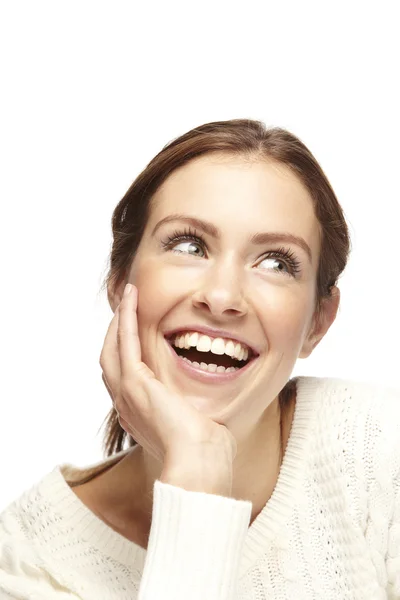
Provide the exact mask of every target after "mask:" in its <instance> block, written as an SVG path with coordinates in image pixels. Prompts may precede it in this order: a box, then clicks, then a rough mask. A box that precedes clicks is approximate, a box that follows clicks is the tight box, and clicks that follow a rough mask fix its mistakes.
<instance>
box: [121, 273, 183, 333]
mask: <svg viewBox="0 0 400 600" xmlns="http://www.w3.org/2000/svg"><path fill="white" fill-rule="evenodd" d="M132 281H133V282H134V284H135V285H136V286H137V288H138V321H139V331H141V330H144V329H148V328H149V326H150V327H151V326H153V327H156V328H157V327H158V324H159V322H160V320H161V319H163V317H164V316H165V315H166V314H167V313H168V312H169V311H170V310H171V309H172V308H173V307H174V305H175V304H176V303H177V301H178V300H179V298H180V296H181V294H182V293H184V291H185V290H186V289H187V285H186V284H185V278H184V277H178V278H177V277H176V276H174V273H173V272H172V270H170V269H167V268H165V265H162V264H160V261H146V263H144V262H143V263H141V264H137V265H135V270H134V272H133V273H132Z"/></svg>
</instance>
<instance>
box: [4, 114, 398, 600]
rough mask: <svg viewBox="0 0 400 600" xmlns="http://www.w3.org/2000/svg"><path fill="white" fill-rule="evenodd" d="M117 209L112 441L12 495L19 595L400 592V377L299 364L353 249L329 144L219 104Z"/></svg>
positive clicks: (9, 562) (8, 517) (108, 368)
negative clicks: (329, 371) (216, 114)
mask: <svg viewBox="0 0 400 600" xmlns="http://www.w3.org/2000/svg"><path fill="white" fill-rule="evenodd" d="M112 227H113V235H114V241H113V247H112V252H111V262H110V271H109V273H108V276H107V279H106V282H105V284H106V286H107V292H108V299H109V302H110V305H111V308H112V310H113V311H114V317H113V319H112V321H111V324H110V326H109V329H108V331H107V335H106V338H105V342H104V346H103V348H102V351H101V356H100V365H101V369H102V377H103V381H104V384H105V386H106V387H107V390H108V392H109V394H110V397H111V399H112V402H113V409H112V411H111V413H110V414H109V417H108V424H107V430H106V436H105V455H106V458H105V460H103V461H101V462H99V463H96V464H95V465H91V466H89V467H87V468H85V469H78V468H76V467H74V466H73V465H70V464H65V465H60V466H57V467H56V468H55V469H54V470H53V471H52V472H51V473H49V474H47V475H46V476H45V477H44V478H43V479H42V480H41V481H40V482H38V483H37V485H35V486H34V487H33V488H32V489H30V490H28V491H26V492H25V493H24V494H23V495H22V496H21V498H19V499H17V500H16V501H15V502H13V503H12V504H11V505H10V506H9V507H7V508H6V510H5V511H4V512H3V513H2V514H1V516H0V592H1V594H2V595H1V594H0V597H1V598H19V599H22V598H23V599H25V598H26V599H28V598H40V599H41V600H44V599H50V598H51V599H54V600H58V599H61V598H65V599H66V598H71V599H72V598H76V599H78V598H79V599H82V600H91V599H96V600H100V599H101V600H106V599H115V600H117V599H118V600H122V599H124V598H126V599H128V598H129V599H133V598H139V599H140V600H170V599H171V600H172V599H174V600H188V599H189V598H190V599H191V600H196V599H199V600H200V599H201V600H204V599H205V598H206V599H207V600H228V599H229V600H231V599H241V600H250V599H253V598H258V599H264V598H265V599H268V600H273V599H276V600H283V599H286V598H287V599H289V598H290V599H292V598H294V597H295V598H298V599H299V600H300V599H311V598H318V599H321V598H323V599H324V600H330V599H331V600H342V599H343V600H344V599H349V598H352V599H360V600H361V599H362V600H369V599H370V600H372V599H373V600H377V599H378V598H382V599H383V598H392V599H394V598H400V496H399V495H400V491H399V489H400V475H399V473H400V445H399V440H400V437H399V434H400V427H399V421H400V419H399V409H398V406H399V401H400V394H399V392H397V391H395V390H393V389H389V388H386V387H385V386H372V385H370V384H366V383H358V382H353V381H347V380H341V379H335V378H316V377H298V378H295V379H290V375H291V373H292V370H293V367H294V365H295V363H296V361H297V359H298V358H307V357H308V356H309V355H310V354H311V353H312V351H313V350H314V348H315V347H316V346H317V345H318V343H319V342H320V341H321V340H322V338H323V337H324V335H325V334H326V333H327V331H328V329H329V328H330V326H331V325H332V323H333V322H334V320H335V317H336V314H337V310H338V306H339V301H340V293H339V289H338V287H337V283H338V279H339V277H340V275H341V273H342V272H343V270H344V268H345V266H346V262H347V259H348V255H349V251H350V239H349V232H348V228H347V225H346V222H345V218H344V215H343V211H342V209H341V207H340V205H339V203H338V201H337V198H336V196H335V194H334V192H333V190H332V188H331V186H330V184H329V182H328V180H327V178H326V176H325V175H324V173H323V171H322V170H321V168H320V166H319V165H318V163H317V162H316V160H315V158H314V157H313V156H312V154H311V153H310V151H309V150H308V149H307V148H306V147H305V146H304V144H303V143H302V142H300V141H299V140H298V139H297V138H296V137H295V136H294V135H292V134H291V133H289V132H287V131H285V130H282V129H278V128H274V129H266V128H265V126H264V125H263V124H262V123H260V122H257V121H250V120H233V121H226V122H218V123H209V124H207V125H203V126H201V127H198V128H196V129H193V130H192V131H189V132H188V133H186V134H185V135H183V136H181V137H180V138H178V139H176V140H175V141H173V142H172V143H169V144H168V145H167V146H165V148H164V149H163V150H162V151H161V152H160V153H159V154H158V155H157V156H156V157H155V158H154V159H153V160H152V161H151V162H150V163H149V165H148V166H147V167H146V168H145V170H144V171H143V172H142V173H141V174H140V175H139V176H138V177H137V179H136V180H135V181H134V183H133V184H132V186H131V187H130V189H129V190H128V192H127V193H126V195H125V196H124V198H123V199H122V200H121V202H120V203H119V204H118V206H117V207H116V209H115V211H114V214H113V219H112ZM126 284H128V285H126ZM126 440H127V441H128V448H127V449H124V444H125V441H126Z"/></svg>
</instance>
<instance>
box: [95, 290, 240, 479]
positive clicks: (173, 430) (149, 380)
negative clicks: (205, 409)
mask: <svg viewBox="0 0 400 600" xmlns="http://www.w3.org/2000/svg"><path fill="white" fill-rule="evenodd" d="M137 299H138V290H137V288H136V287H135V286H132V289H131V292H130V294H128V295H125V294H124V296H123V298H122V301H121V303H120V305H119V306H118V308H117V310H116V311H115V314H114V317H113V319H112V321H111V323H110V326H109V328H108V331H107V335H106V338H105V341H104V345H103V349H102V352H101V355H100V366H101V368H102V370H103V375H102V379H103V382H104V384H105V386H106V388H107V390H108V393H109V394H110V396H111V398H112V400H113V404H114V407H115V409H116V411H117V413H118V415H119V422H120V424H121V427H122V428H123V429H124V430H125V431H126V432H127V433H128V434H130V435H132V437H133V438H134V439H135V440H136V441H137V442H138V443H139V444H140V446H142V447H143V448H144V450H146V451H147V452H148V453H150V454H151V455H152V456H154V457H155V458H156V459H157V460H158V461H160V462H161V463H162V464H163V466H164V469H168V472H170V473H171V474H172V473H173V474H174V477H178V478H179V477H181V476H183V475H182V474H183V473H184V472H186V471H191V478H192V479H193V477H194V470H196V469H197V470H198V473H197V474H198V475H199V476H201V477H204V474H205V472H208V477H210V481H213V484H214V483H215V481H216V477H218V478H219V477H222V479H224V474H223V473H222V471H223V470H224V468H226V478H227V479H228V478H230V477H231V472H230V469H231V466H232V462H233V459H234V457H235V455H236V449H237V447H236V440H235V438H234V436H233V435H232V434H231V433H230V431H229V430H228V429H227V428H226V427H225V426H224V425H221V424H219V423H216V422H215V421H213V420H212V419H210V418H209V417H208V416H207V415H205V414H203V413H201V412H200V411H199V410H197V409H196V408H195V407H194V406H193V405H192V404H191V403H190V399H192V400H193V401H195V400H196V398H195V397H187V396H186V397H184V396H180V395H178V394H176V393H172V392H170V391H169V390H168V389H167V388H166V386H165V385H164V384H163V383H161V382H160V381H158V380H157V379H156V377H155V375H154V373H153V371H151V370H150V369H149V367H148V366H147V365H146V364H145V363H144V362H142V360H141V348H140V340H139V335H138V324H137ZM206 465H207V466H206ZM222 465H223V466H222ZM210 468H211V469H214V473H210V472H209V469H210ZM164 472H165V471H164ZM201 472H202V473H201ZM164 480H165V479H164Z"/></svg>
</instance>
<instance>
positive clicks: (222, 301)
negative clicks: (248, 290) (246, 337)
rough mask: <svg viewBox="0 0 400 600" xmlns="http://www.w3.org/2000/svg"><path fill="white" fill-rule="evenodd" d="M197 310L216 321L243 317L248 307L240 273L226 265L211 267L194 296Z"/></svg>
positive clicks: (193, 301) (193, 299) (194, 304)
mask: <svg viewBox="0 0 400 600" xmlns="http://www.w3.org/2000/svg"><path fill="white" fill-rule="evenodd" d="M192 303H193V306H194V307H195V308H198V309H201V310H206V311H208V312H209V313H210V314H211V315H212V316H213V317H215V318H216V319H221V318H224V317H230V318H232V317H242V316H244V315H246V314H247V312H248V306H247V302H246V300H245V298H244V295H243V285H242V278H241V276H240V274H239V273H238V271H237V270H236V269H234V268H233V267H232V265H231V264H230V265H229V266H228V265H227V264H226V263H225V265H220V266H219V267H217V266H216V265H215V266H214V267H209V268H208V269H207V274H206V276H205V278H204V279H202V280H201V282H200V283H199V287H198V289H197V290H196V291H195V292H194V293H193V295H192Z"/></svg>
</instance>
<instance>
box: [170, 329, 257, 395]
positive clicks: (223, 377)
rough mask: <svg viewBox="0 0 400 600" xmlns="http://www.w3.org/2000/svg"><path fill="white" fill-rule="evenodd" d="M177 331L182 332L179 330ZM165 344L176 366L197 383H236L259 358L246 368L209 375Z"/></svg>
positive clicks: (254, 359) (254, 358) (251, 361)
mask: <svg viewBox="0 0 400 600" xmlns="http://www.w3.org/2000/svg"><path fill="white" fill-rule="evenodd" d="M176 331H182V330H180V329H177V330H176ZM165 342H166V344H167V346H168V348H169V351H170V353H171V356H172V359H173V360H174V361H175V364H176V366H177V367H178V368H179V369H182V370H183V371H184V372H185V373H186V374H187V375H189V377H192V379H196V380H197V381H201V382H203V383H229V382H230V381H234V380H235V379H238V377H241V376H242V375H243V374H244V373H246V372H247V371H248V370H249V369H251V367H252V366H253V363H255V362H256V360H257V357H256V356H254V357H253V358H252V359H251V360H250V361H249V362H248V363H247V364H246V365H245V366H244V367H242V368H241V369H238V370H237V371H233V372H230V373H209V372H208V371H203V370H202V369H196V367H193V366H191V365H190V364H189V363H187V362H186V361H184V360H183V359H182V358H181V357H180V356H179V354H177V353H176V352H175V350H174V349H173V347H172V345H171V344H170V343H169V342H168V340H165Z"/></svg>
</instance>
